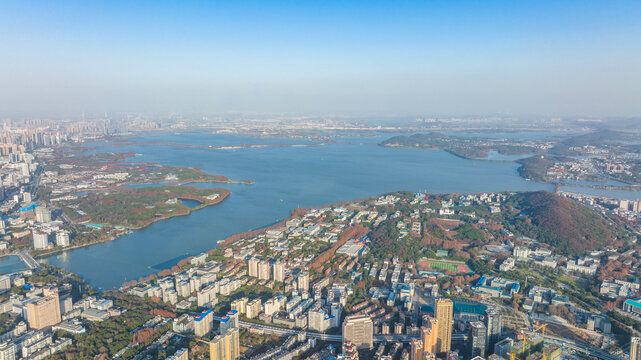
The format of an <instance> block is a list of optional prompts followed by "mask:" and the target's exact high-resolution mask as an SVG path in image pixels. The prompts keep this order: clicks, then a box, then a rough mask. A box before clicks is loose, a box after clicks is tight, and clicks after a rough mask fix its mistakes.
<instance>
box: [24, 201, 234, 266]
mask: <svg viewBox="0 0 641 360" xmlns="http://www.w3.org/2000/svg"><path fill="white" fill-rule="evenodd" d="M225 190H226V191H225V193H223V195H221V196H220V198H218V199H216V200H214V201H212V202H211V203H201V204H200V205H199V206H196V207H194V208H190V207H187V206H186V207H187V212H186V213H182V214H176V215H173V214H172V216H163V217H159V218H155V219H153V220H150V221H148V222H146V223H145V224H144V225H142V226H140V227H127V228H126V229H127V231H125V232H123V233H122V234H119V235H115V236H111V237H109V238H107V239H104V240H100V241H95V242H91V243H86V244H81V245H73V246H69V247H66V248H62V249H57V250H52V251H50V252H47V253H42V254H37V255H33V254H32V256H33V257H34V258H35V259H41V258H46V257H50V256H53V255H55V254H58V253H62V252H65V251H68V250H76V249H80V248H83V247H88V246H92V245H98V244H103V243H106V242H110V241H113V240H116V239H118V238H120V237H122V236H124V235H127V234H129V233H130V232H132V231H137V230H143V229H145V228H147V227H149V226H151V225H153V224H154V223H156V222H158V221H162V220H169V219H172V218H175V217H179V216H189V215H190V214H191V212H192V211H198V210H201V209H204V208H206V207H208V206H215V205H219V204H220V203H222V202H223V201H225V200H226V199H227V198H228V197H229V195H231V191H230V190H229V189H225ZM185 200H192V199H185ZM77 225H83V224H80V223H78V224H77ZM108 226H110V227H115V225H108Z"/></svg>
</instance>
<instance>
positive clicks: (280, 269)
mask: <svg viewBox="0 0 641 360" xmlns="http://www.w3.org/2000/svg"><path fill="white" fill-rule="evenodd" d="M273 272H274V281H280V282H283V279H285V264H283V262H282V261H280V260H278V261H276V262H275V263H274V266H273Z"/></svg>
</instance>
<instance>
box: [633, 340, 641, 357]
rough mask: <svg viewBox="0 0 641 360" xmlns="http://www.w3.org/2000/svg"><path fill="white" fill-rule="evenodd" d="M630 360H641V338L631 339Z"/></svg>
mask: <svg viewBox="0 0 641 360" xmlns="http://www.w3.org/2000/svg"><path fill="white" fill-rule="evenodd" d="M630 360H641V337H633V338H631V339H630Z"/></svg>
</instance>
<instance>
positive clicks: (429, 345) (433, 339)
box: [421, 318, 439, 354]
mask: <svg viewBox="0 0 641 360" xmlns="http://www.w3.org/2000/svg"><path fill="white" fill-rule="evenodd" d="M438 331H439V329H438V321H437V320H436V319H434V318H430V319H429V321H428V323H427V324H424V325H423V327H422V328H421V341H422V342H423V351H427V352H429V353H432V354H436V353H437V352H439V349H438V348H437V345H438Z"/></svg>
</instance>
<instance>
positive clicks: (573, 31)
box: [0, 0, 641, 117]
mask: <svg viewBox="0 0 641 360" xmlns="http://www.w3.org/2000/svg"><path fill="white" fill-rule="evenodd" d="M83 110H84V111H87V112H103V111H110V112H111V111H142V112H169V111H178V112H208V113H224V112H228V111H241V112H242V111H253V112H298V113H300V112H303V113H306V112H312V113H324V114H339V113H342V114H354V115H356V114H359V115H362V114H366V115H367V114H381V115H394V114H398V115H410V114H425V115H429V114H489V113H509V114H541V115H596V116H605V115H641V1H630V2H619V1H586V0H581V1H566V0H563V1H558V0H554V1H529V2H526V1H505V2H490V1H470V2H463V1H389V2H377V1H371V0H369V1H362V2H361V1H346V0H344V1H327V0H323V1H315V2H313V3H312V2H309V3H307V2H304V1H291V2H290V1H255V2H254V1H241V0H231V1H226V2H216V3H215V4H211V3H210V1H198V2H196V1H192V2H188V1H174V2H161V1H149V2H144V1H122V2H120V1H105V2H103V3H99V2H94V1H77V2H75V1H74V2H72V1H43V2H32V1H24V0H20V1H10V0H0V117H4V116H13V115H49V114H51V115H54V114H68V115H74V114H75V115H77V114H79V113H80V112H81V111H83Z"/></svg>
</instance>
